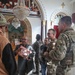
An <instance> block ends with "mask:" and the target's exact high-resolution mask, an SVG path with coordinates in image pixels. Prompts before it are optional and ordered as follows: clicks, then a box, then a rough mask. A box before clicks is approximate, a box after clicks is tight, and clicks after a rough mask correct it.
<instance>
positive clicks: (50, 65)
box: [44, 29, 57, 75]
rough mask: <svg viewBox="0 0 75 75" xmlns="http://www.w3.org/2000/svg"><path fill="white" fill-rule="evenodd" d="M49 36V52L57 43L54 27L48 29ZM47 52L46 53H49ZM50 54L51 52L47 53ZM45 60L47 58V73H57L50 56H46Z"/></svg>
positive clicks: (50, 74) (48, 74) (53, 74)
mask: <svg viewBox="0 0 75 75" xmlns="http://www.w3.org/2000/svg"><path fill="white" fill-rule="evenodd" d="M48 36H49V38H50V43H49V44H48V49H47V52H48V53H49V52H50V51H51V50H54V49H55V44H56V41H57V40H56V31H55V30H54V29H49V30H48ZM47 52H45V53H44V55H45V54H46V53H47ZM47 55H49V54H47ZM45 60H47V75H55V67H56V66H55V64H54V63H53V61H51V59H50V58H49V56H45Z"/></svg>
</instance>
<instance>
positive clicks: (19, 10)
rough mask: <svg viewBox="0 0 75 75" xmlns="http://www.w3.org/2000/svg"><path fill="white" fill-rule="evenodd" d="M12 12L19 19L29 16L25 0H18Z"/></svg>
mask: <svg viewBox="0 0 75 75" xmlns="http://www.w3.org/2000/svg"><path fill="white" fill-rule="evenodd" d="M13 13H14V15H15V16H16V17H17V18H18V19H19V20H24V19H25V18H26V17H27V16H29V13H30V9H29V8H28V7H26V6H25V0H18V3H17V6H15V7H14V8H13Z"/></svg>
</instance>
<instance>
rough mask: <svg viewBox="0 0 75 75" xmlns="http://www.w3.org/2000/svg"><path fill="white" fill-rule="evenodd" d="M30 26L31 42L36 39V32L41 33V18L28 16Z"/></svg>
mask: <svg viewBox="0 0 75 75" xmlns="http://www.w3.org/2000/svg"><path fill="white" fill-rule="evenodd" d="M28 20H29V22H30V24H31V27H32V43H34V42H35V41H36V34H41V20H40V18H38V17H28Z"/></svg>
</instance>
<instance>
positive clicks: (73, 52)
mask: <svg viewBox="0 0 75 75" xmlns="http://www.w3.org/2000/svg"><path fill="white" fill-rule="evenodd" d="M74 34H75V32H72V33H71V32H69V34H64V36H66V37H67V38H68V39H69V47H68V48H67V52H66V56H65V58H64V59H63V60H62V61H61V62H60V63H61V65H63V66H71V65H74V64H75V35H74Z"/></svg>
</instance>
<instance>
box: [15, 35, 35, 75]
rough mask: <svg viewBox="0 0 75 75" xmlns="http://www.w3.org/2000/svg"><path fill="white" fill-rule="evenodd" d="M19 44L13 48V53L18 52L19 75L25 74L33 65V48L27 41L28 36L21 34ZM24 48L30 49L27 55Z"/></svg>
mask: <svg viewBox="0 0 75 75" xmlns="http://www.w3.org/2000/svg"><path fill="white" fill-rule="evenodd" d="M21 42H22V43H21V44H20V45H17V46H16V49H15V50H14V53H15V55H17V54H18V72H19V75H26V74H27V73H29V72H30V71H31V70H32V69H33V67H34V65H33V55H34V54H33V48H32V47H31V46H30V45H29V43H28V37H27V36H23V37H22V38H21ZM26 50H29V51H31V53H30V54H29V56H27V52H29V51H27V52H25V51H26Z"/></svg>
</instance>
